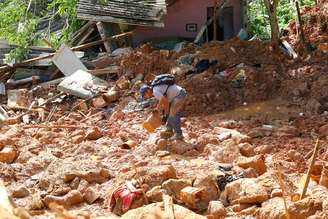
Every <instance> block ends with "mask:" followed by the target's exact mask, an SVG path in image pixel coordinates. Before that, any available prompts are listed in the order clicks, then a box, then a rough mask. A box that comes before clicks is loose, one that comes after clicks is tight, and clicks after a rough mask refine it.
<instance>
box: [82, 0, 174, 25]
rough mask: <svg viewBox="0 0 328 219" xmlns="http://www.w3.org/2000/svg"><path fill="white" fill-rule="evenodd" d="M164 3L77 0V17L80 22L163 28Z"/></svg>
mask: <svg viewBox="0 0 328 219" xmlns="http://www.w3.org/2000/svg"><path fill="white" fill-rule="evenodd" d="M166 3H167V2H166V1H165V0H110V1H109V0H79V2H78V7H77V16H78V18H79V19H82V20H91V21H103V22H112V23H123V24H130V25H140V26H155V27H164V21H163V19H164V15H165V14H166V13H167V9H166ZM168 3H170V2H168Z"/></svg>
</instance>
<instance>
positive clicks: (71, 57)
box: [52, 44, 88, 76]
mask: <svg viewBox="0 0 328 219" xmlns="http://www.w3.org/2000/svg"><path fill="white" fill-rule="evenodd" d="M52 61H53V62H54V63H55V65H56V66H57V67H58V69H59V70H60V71H61V72H62V73H63V74H64V75H65V76H69V75H72V74H73V73H74V72H76V71H78V70H83V71H87V70H88V69H87V68H86V67H85V66H84V65H83V63H82V62H81V61H80V59H79V58H78V57H77V56H76V55H75V54H74V52H72V50H71V49H70V48H69V47H67V46H66V45H64V44H63V45H61V47H60V48H59V50H58V51H57V52H56V54H55V56H54V57H53V59H52Z"/></svg>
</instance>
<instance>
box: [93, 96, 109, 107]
mask: <svg viewBox="0 0 328 219" xmlns="http://www.w3.org/2000/svg"><path fill="white" fill-rule="evenodd" d="M91 105H92V106H93V107H94V108H96V109H99V108H104V107H105V106H107V105H108V103H107V102H106V101H105V99H104V98H103V97H102V96H98V97H95V98H93V99H92V100H91Z"/></svg>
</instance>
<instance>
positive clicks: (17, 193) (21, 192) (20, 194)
mask: <svg viewBox="0 0 328 219" xmlns="http://www.w3.org/2000/svg"><path fill="white" fill-rule="evenodd" d="M29 194H30V192H29V191H28V189H27V188H26V187H25V186H20V187H18V188H15V189H14V190H13V191H12V192H11V196H12V197H13V198H24V197H26V196H28V195H29Z"/></svg>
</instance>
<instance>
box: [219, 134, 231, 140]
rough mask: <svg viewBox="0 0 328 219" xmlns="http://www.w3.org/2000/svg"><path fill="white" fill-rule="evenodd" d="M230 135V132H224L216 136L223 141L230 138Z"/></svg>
mask: <svg viewBox="0 0 328 219" xmlns="http://www.w3.org/2000/svg"><path fill="white" fill-rule="evenodd" d="M231 137H232V135H231V133H229V132H225V133H221V134H220V135H219V136H218V139H219V140H220V141H225V140H227V139H229V138H231Z"/></svg>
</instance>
